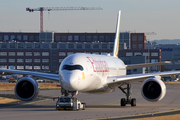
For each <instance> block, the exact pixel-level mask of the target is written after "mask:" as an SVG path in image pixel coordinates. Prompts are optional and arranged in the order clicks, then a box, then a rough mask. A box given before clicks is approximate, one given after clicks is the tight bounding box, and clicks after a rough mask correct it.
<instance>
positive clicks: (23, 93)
mask: <svg viewBox="0 0 180 120" xmlns="http://www.w3.org/2000/svg"><path fill="white" fill-rule="evenodd" d="M14 91H15V94H16V96H17V98H19V99H20V100H24V101H28V100H33V99H35V98H36V96H37V95H38V93H39V84H38V83H37V82H36V80H34V79H33V78H32V76H30V75H28V76H26V77H24V78H22V79H20V80H18V82H17V83H16V85H15V88H14Z"/></svg>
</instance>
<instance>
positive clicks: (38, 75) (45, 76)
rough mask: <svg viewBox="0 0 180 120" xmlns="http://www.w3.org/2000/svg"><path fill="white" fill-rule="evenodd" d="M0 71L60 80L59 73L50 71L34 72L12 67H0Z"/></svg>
mask: <svg viewBox="0 0 180 120" xmlns="http://www.w3.org/2000/svg"><path fill="white" fill-rule="evenodd" d="M0 72H8V73H17V74H23V75H32V76H36V77H40V78H46V79H50V80H55V81H59V75H58V74H48V73H41V72H32V71H23V70H11V69H2V68H0Z"/></svg>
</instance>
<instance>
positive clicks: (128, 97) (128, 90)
mask: <svg viewBox="0 0 180 120" xmlns="http://www.w3.org/2000/svg"><path fill="white" fill-rule="evenodd" d="M118 88H119V89H120V90H121V91H122V92H123V93H124V94H126V98H122V99H121V102H120V104H121V106H126V104H131V106H136V99H135V98H132V99H131V94H132V93H131V84H127V88H122V87H121V86H120V87H118ZM125 90H126V91H125Z"/></svg>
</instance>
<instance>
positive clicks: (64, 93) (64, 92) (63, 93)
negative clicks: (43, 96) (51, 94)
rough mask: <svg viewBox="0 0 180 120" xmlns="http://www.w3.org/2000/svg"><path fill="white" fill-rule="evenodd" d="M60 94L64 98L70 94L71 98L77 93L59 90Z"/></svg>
mask: <svg viewBox="0 0 180 120" xmlns="http://www.w3.org/2000/svg"><path fill="white" fill-rule="evenodd" d="M61 94H62V95H64V96H69V94H71V96H72V97H73V96H74V95H76V94H77V91H68V90H65V89H63V88H61Z"/></svg>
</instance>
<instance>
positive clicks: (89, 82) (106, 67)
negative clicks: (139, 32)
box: [59, 53, 126, 92]
mask: <svg viewBox="0 0 180 120" xmlns="http://www.w3.org/2000/svg"><path fill="white" fill-rule="evenodd" d="M59 74H60V83H61V86H62V87H63V88H64V89H66V90H68V91H82V92H111V91H112V90H110V88H109V87H108V86H107V84H106V80H107V77H108V76H120V75H126V66H125V64H124V62H123V61H121V60H120V59H119V58H117V57H112V56H106V55H94V54H84V53H78V54H73V55H70V56H68V57H66V58H65V59H64V60H63V62H62V63H61V65H60V67H59Z"/></svg>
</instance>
